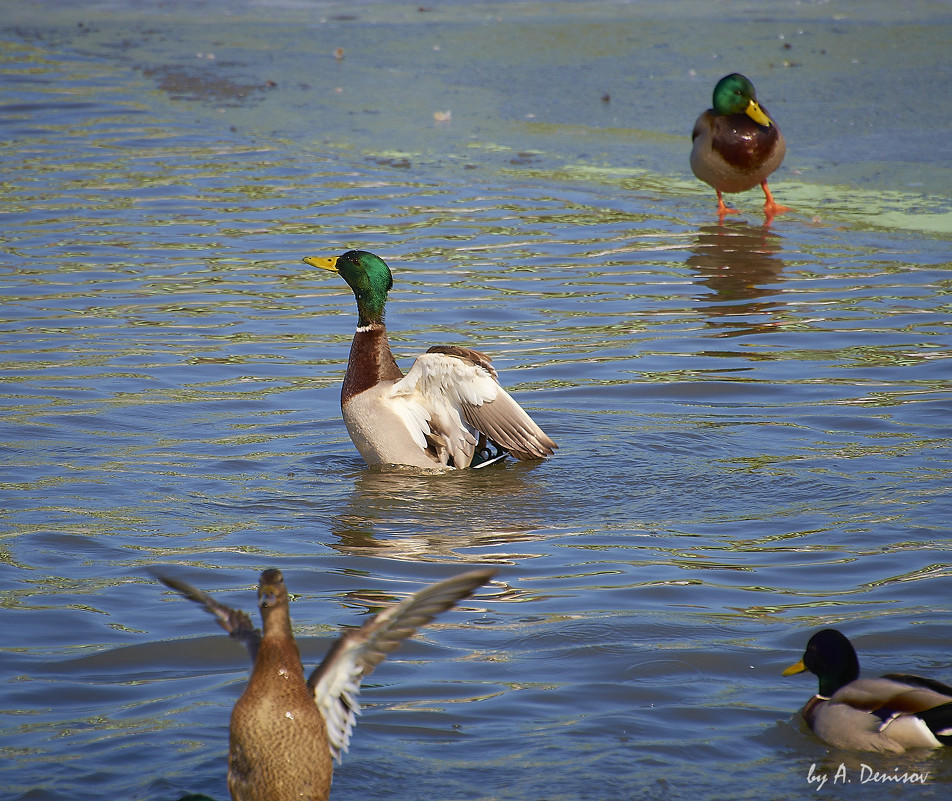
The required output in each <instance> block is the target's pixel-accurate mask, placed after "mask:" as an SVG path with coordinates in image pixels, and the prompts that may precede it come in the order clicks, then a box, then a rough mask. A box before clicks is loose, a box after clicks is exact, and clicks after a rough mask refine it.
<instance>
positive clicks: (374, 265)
mask: <svg viewBox="0 0 952 801" xmlns="http://www.w3.org/2000/svg"><path fill="white" fill-rule="evenodd" d="M304 262H305V263H306V264H310V265H311V266H312V267H320V268H322V269H324V270H331V271H332V272H336V273H340V274H341V277H342V278H343V279H344V280H345V281H346V282H347V283H348V284H349V285H350V288H351V289H353V290H354V297H355V298H356V299H357V314H358V317H359V319H358V325H361V326H365V325H370V324H372V323H382V322H383V308H384V305H385V304H386V302H387V293H388V292H389V291H390V288H391V287H392V286H393V276H392V275H391V274H390V268H389V267H387V263H386V262H385V261H384V260H383V259H381V258H380V257H379V256H375V255H374V254H373V253H368V252H367V251H366V250H348V251H347V252H346V253H345V254H344V255H343V256H340V257H339V258H337V259H318V258H307V259H304Z"/></svg>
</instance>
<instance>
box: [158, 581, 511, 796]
mask: <svg viewBox="0 0 952 801" xmlns="http://www.w3.org/2000/svg"><path fill="white" fill-rule="evenodd" d="M493 575H495V571H494V570H473V571H470V572H468V573H463V574H461V575H458V576H455V577H454V578H450V579H447V580H445V581H441V582H439V583H437V584H432V585H430V586H429V587H426V588H424V589H423V590H420V591H419V592H417V593H415V594H414V595H412V596H410V597H409V598H407V599H406V600H405V601H403V602H402V603H399V604H394V605H392V606H389V607H387V608H386V609H384V610H382V611H381V612H379V613H378V614H377V615H375V616H374V617H373V618H372V619H371V620H369V621H367V622H366V623H364V625H363V626H361V627H360V628H359V629H352V630H347V631H345V632H344V633H343V634H342V635H341V636H340V638H338V640H337V642H336V643H335V644H334V646H333V647H332V648H331V650H330V652H329V653H328V654H327V656H326V657H324V660H323V661H322V662H321V664H320V666H319V667H318V668H317V669H316V670H314V672H313V673H311V675H310V677H309V678H308V679H307V680H306V681H305V679H304V669H303V667H302V665H301V655H300V653H299V651H298V648H297V645H296V644H295V642H294V636H293V634H292V632H291V614H290V610H289V606H288V591H287V588H286V587H285V584H284V578H283V577H282V575H281V572H280V571H279V570H274V569H271V570H265V571H264V572H263V573H262V574H261V580H260V584H259V587H258V606H259V607H260V609H261V620H262V624H263V632H261V631H258V630H257V629H255V628H254V626H253V625H252V623H251V619H250V618H249V617H248V615H247V614H245V613H244V612H241V611H238V610H235V609H231V608H229V607H227V606H224V605H223V604H220V603H218V601H216V600H214V599H213V598H212V597H211V596H209V595H207V594H206V593H204V592H202V591H201V590H198V589H196V588H195V587H192V586H191V585H190V584H186V583H185V582H182V581H178V580H177V579H172V578H169V577H167V576H163V575H161V574H158V578H159V579H160V580H161V581H162V582H163V583H164V584H166V585H167V586H169V587H171V588H172V589H174V590H176V591H178V592H180V593H182V594H183V595H184V596H185V597H186V598H188V599H189V600H192V601H195V602H196V603H199V604H201V605H202V606H204V607H205V609H206V610H207V611H208V612H210V613H211V614H213V615H214V616H215V617H216V618H217V619H218V622H219V624H220V625H221V627H222V628H224V629H225V631H227V632H228V633H229V634H230V635H231V636H232V637H234V638H235V639H237V640H239V641H240V642H242V643H243V644H244V645H245V646H246V647H247V648H248V651H249V653H250V655H251V660H252V663H253V667H252V671H251V678H250V679H249V681H248V685H247V687H246V688H245V691H244V692H243V693H242V695H241V697H240V698H239V699H238V702H237V703H236V704H235V708H234V710H233V711H232V714H231V726H230V738H229V754H228V790H229V792H230V793H231V797H232V799H234V801H326V799H327V798H328V795H329V793H330V786H331V776H332V773H333V760H334V759H335V758H336V759H338V760H340V756H341V753H342V752H343V751H346V750H347V745H348V743H349V741H350V733H351V730H352V728H353V726H354V723H355V721H356V715H357V713H358V711H359V708H360V707H359V705H358V703H357V694H358V693H359V691H360V681H361V679H362V678H363V677H364V676H367V675H369V674H370V672H371V671H373V669H374V668H375V667H376V666H377V665H378V664H379V663H380V662H382V661H383V660H384V659H385V658H386V656H387V654H389V653H390V652H391V651H393V650H394V649H395V648H396V647H397V646H398V645H399V644H400V643H401V642H402V641H403V640H404V639H406V638H407V637H410V636H412V635H413V634H414V633H415V631H416V630H417V629H418V628H419V627H420V626H423V625H426V624H427V623H429V622H430V621H431V620H432V619H433V618H434V617H435V616H436V615H437V614H439V613H440V612H443V611H445V610H446V609H449V608H450V607H452V606H453V605H455V604H456V603H457V602H458V601H460V600H461V599H462V598H465V597H467V596H468V595H470V594H472V592H473V591H474V590H475V589H476V588H477V587H479V586H480V585H482V584H485V583H486V582H487V581H489V580H490V579H491V578H492V577H493Z"/></svg>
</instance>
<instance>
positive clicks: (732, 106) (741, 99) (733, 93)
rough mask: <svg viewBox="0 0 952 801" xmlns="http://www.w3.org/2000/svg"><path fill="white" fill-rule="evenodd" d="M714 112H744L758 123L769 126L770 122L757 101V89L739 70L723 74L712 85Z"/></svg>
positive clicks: (721, 113) (720, 114) (722, 113)
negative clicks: (713, 85) (715, 84)
mask: <svg viewBox="0 0 952 801" xmlns="http://www.w3.org/2000/svg"><path fill="white" fill-rule="evenodd" d="M713 105H714V113H715V114H717V115H718V116H723V115H727V114H746V115H747V116H748V117H750V118H751V119H752V120H753V121H754V122H756V123H757V124H758V125H763V126H764V127H765V128H769V127H770V126H771V125H772V123H771V121H770V117H768V116H767V115H766V114H764V112H763V111H762V110H761V108H760V105H759V104H758V103H757V90H755V89H754V85H753V84H752V83H751V82H750V81H749V80H748V79H747V78H746V77H745V76H743V75H741V74H740V73H739V72H734V73H731V74H730V75H725V76H724V77H723V78H721V79H720V80H719V81H718V82H717V86H715V87H714V101H713Z"/></svg>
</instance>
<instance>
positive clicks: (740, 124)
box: [691, 72, 790, 219]
mask: <svg viewBox="0 0 952 801" xmlns="http://www.w3.org/2000/svg"><path fill="white" fill-rule="evenodd" d="M691 139H692V141H693V142H694V147H693V148H692V150H691V169H692V170H693V171H694V174H695V175H696V176H697V177H698V178H700V179H701V180H702V181H704V183H706V184H710V185H711V186H713V187H714V191H715V192H717V212H718V215H719V216H720V217H721V218H722V219H723V217H724V215H725V214H733V213H735V212H736V211H737V210H736V209H731V208H728V207H727V206H726V205H725V204H724V198H723V196H722V193H723V192H746V191H747V190H748V189H753V188H754V187H755V186H757V184H760V186H761V188H762V189H763V190H764V196H765V197H766V202H765V203H764V213H765V214H766V215H767V217H768V219H769V218H772V217H773V216H774V215H775V214H779V213H780V212H783V211H790V209H789V208H787V207H786V206H781V205H780V204H778V203H777V202H776V201H775V200H774V199H773V195H771V194H770V189H769V188H768V186H767V178H768V176H770V174H771V173H773V171H774V170H776V169H777V167H779V166H780V163H781V162H782V161H783V157H784V154H785V153H786V151H787V145H786V143H785V142H784V139H783V134H782V133H780V129H779V128H778V127H777V124H776V123H775V122H774V121H773V120H772V119H771V117H770V115H769V114H768V113H767V110H766V109H765V108H763V106H760V105H758V103H757V93H756V91H755V90H754V85H753V84H752V83H751V82H750V81H749V80H748V79H747V78H745V77H744V76H743V75H740V74H739V73H736V72H735V73H733V74H731V75H726V76H725V77H723V78H721V79H720V80H719V81H718V82H717V86H715V87H714V108H709V109H708V110H707V111H705V112H704V113H703V114H702V115H701V116H700V117H698V118H697V122H695V123H694V131H693V132H692V134H691Z"/></svg>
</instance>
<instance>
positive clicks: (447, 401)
mask: <svg viewBox="0 0 952 801" xmlns="http://www.w3.org/2000/svg"><path fill="white" fill-rule="evenodd" d="M304 262H305V263H306V264H309V265H311V266H312V267H320V268H321V269H324V270H331V271H332V272H336V273H339V274H340V275H341V277H342V278H343V279H344V280H345V281H346V282H347V283H348V284H349V285H350V288H351V289H352V290H353V291H354V296H355V298H356V299H357V316H358V319H357V331H356V332H355V334H354V341H353V343H352V345H351V349H350V358H349V360H348V362H347V373H346V374H345V376H344V385H343V387H342V388H341V399H340V403H341V411H342V412H343V417H344V423H345V424H346V425H347V431H348V433H349V434H350V438H351V439H352V440H353V442H354V445H355V446H356V447H357V450H358V451H360V455H361V456H363V457H364V460H365V461H366V462H367V463H368V464H399V465H410V466H414V467H435V468H440V467H457V468H462V467H477V466H482V465H484V464H487V463H489V462H491V461H495V460H496V459H497V458H500V457H501V456H502V455H504V454H505V453H507V452H508V453H511V454H512V455H513V456H515V457H516V458H517V459H523V460H529V459H541V458H543V457H545V456H550V455H552V453H553V452H554V450H555V449H556V448H557V447H558V446H557V445H556V444H555V443H554V442H553V441H552V440H551V439H550V438H549V437H548V436H547V435H546V434H545V432H544V431H543V430H542V429H541V428H539V426H538V425H536V424H535V422H533V420H532V418H531V417H529V415H528V414H526V412H525V411H524V410H523V409H522V407H521V406H519V404H518V403H516V401H515V400H513V399H512V397H511V396H510V395H509V393H507V392H506V390H504V389H503V388H502V387H501V386H500V385H499V381H498V380H497V376H496V371H495V370H494V369H493V366H492V363H491V361H490V359H489V357H488V356H486V355H485V354H483V353H480V352H479V351H476V350H471V349H469V348H460V347H440V346H437V347H432V348H430V349H429V350H428V351H427V352H426V353H425V354H423V355H421V356H418V357H417V359H416V361H415V362H414V363H413V366H412V367H411V368H410V371H409V372H408V373H407V374H406V375H404V374H403V372H402V371H401V370H400V368H399V367H398V366H397V363H396V360H395V359H394V358H393V354H392V353H391V352H390V344H389V342H388V340H387V329H386V327H385V325H384V320H383V318H384V306H385V304H386V301H387V292H389V290H390V288H391V287H392V286H393V276H392V275H391V273H390V268H389V267H387V264H386V263H385V262H384V260H383V259H381V258H380V257H379V256H375V255H374V254H373V253H368V252H366V251H361V250H351V251H348V252H347V253H345V254H344V255H343V256H340V257H339V258H331V259H324V258H306V259H304Z"/></svg>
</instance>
